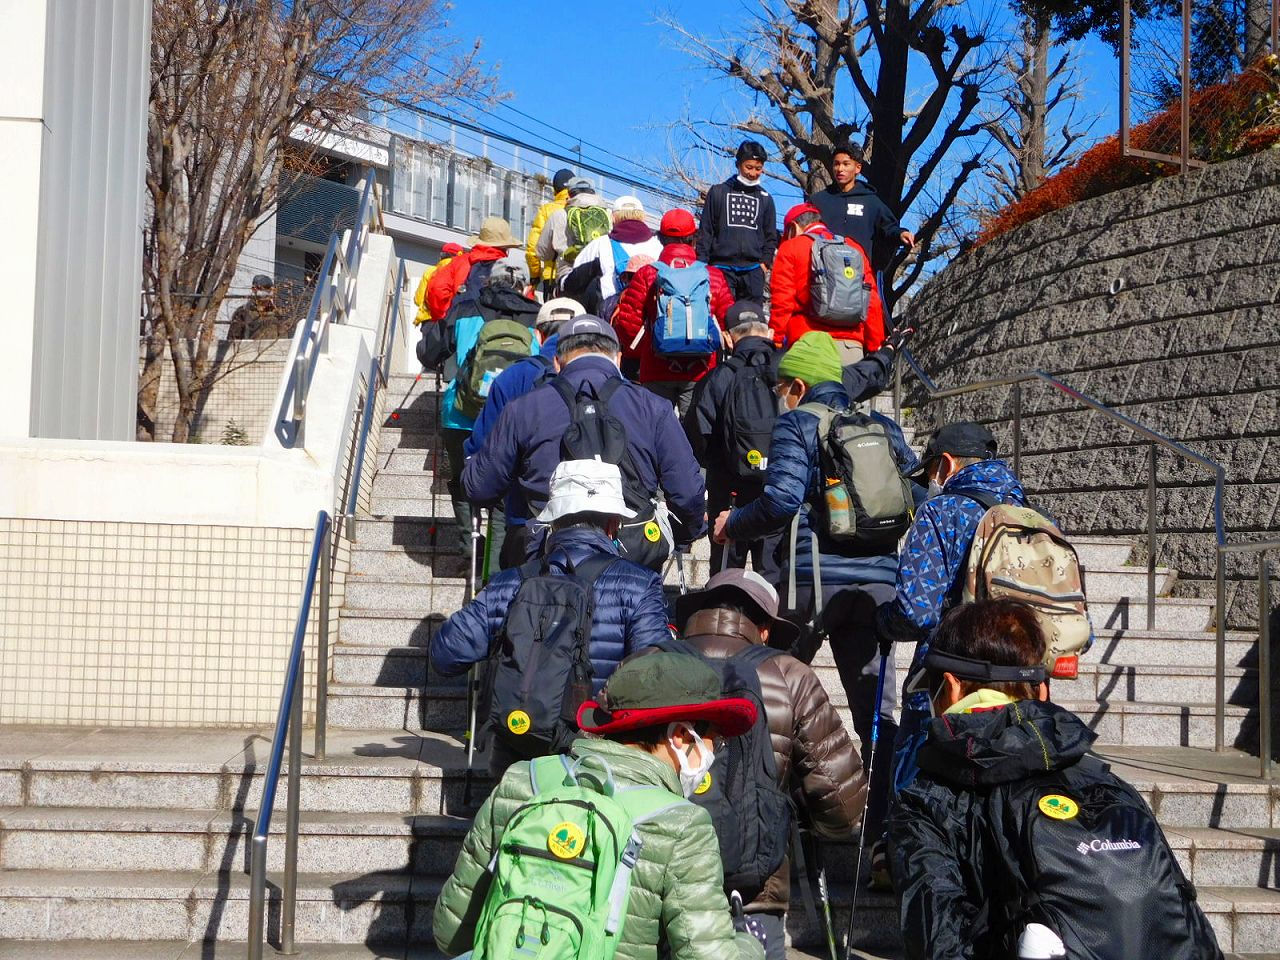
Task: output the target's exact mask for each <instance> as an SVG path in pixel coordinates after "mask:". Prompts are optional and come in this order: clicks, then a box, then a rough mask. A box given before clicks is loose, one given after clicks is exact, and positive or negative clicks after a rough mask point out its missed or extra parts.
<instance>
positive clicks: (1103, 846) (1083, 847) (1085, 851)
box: [1076, 840, 1142, 856]
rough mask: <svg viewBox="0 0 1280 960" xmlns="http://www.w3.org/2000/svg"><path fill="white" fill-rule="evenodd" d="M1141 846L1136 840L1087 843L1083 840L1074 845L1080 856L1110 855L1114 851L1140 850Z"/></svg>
mask: <svg viewBox="0 0 1280 960" xmlns="http://www.w3.org/2000/svg"><path fill="white" fill-rule="evenodd" d="M1141 849H1142V844H1140V843H1139V842H1138V841H1137V840H1090V841H1089V842H1088V843H1086V842H1084V841H1083V840H1082V841H1080V843H1078V844H1076V850H1077V851H1079V853H1080V854H1081V855H1082V856H1088V855H1089V854H1090V853H1111V852H1113V851H1116V850H1141Z"/></svg>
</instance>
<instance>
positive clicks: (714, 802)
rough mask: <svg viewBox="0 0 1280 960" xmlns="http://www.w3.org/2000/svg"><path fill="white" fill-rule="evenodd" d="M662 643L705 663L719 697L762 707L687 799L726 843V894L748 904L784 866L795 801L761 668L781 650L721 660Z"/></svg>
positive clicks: (751, 650) (755, 649) (754, 649)
mask: <svg viewBox="0 0 1280 960" xmlns="http://www.w3.org/2000/svg"><path fill="white" fill-rule="evenodd" d="M658 646H659V647H660V648H661V649H663V650H668V651H670V652H672V653H684V654H688V655H689V656H694V657H698V658H700V659H701V660H702V662H703V663H705V664H706V665H707V666H708V667H710V668H711V669H712V670H714V671H715V673H716V676H718V677H719V678H720V690H721V696H724V697H742V698H744V699H746V700H750V701H752V702H753V703H754V704H755V705H756V722H755V723H754V724H753V725H752V727H751V729H750V730H748V731H747V732H746V733H745V734H743V735H742V736H740V737H730V738H728V739H727V740H725V742H724V744H723V745H722V746H721V747H720V749H719V750H717V751H716V760H715V763H714V764H712V766H711V770H710V772H709V773H708V774H707V775H706V776H705V777H703V780H702V783H700V784H699V785H698V787H697V788H696V789H695V791H694V794H693V796H692V797H690V798H689V799H690V800H692V801H693V802H694V803H696V804H697V805H698V806H700V807H702V808H703V809H704V810H706V811H707V813H709V814H711V822H712V823H713V824H714V825H715V828H716V837H717V838H719V840H720V859H721V860H722V861H723V863H724V888H725V893H726V894H730V893H732V892H733V891H735V890H736V891H737V892H738V893H739V894H741V895H742V901H743V903H750V902H751V901H752V900H754V899H756V897H757V896H759V894H760V892H761V891H762V890H764V886H765V884H766V883H768V881H769V878H770V877H771V876H773V875H774V873H776V872H777V870H778V868H779V867H781V866H782V861H783V860H784V859H786V855H787V842H788V841H789V840H790V838H791V802H790V800H788V798H787V795H786V794H785V793H784V792H783V791H782V789H781V788H780V787H779V786H778V765H777V762H776V761H775V759H774V756H773V743H772V741H771V740H770V738H769V719H768V717H767V716H765V709H764V694H763V692H762V690H761V687H760V665H761V664H762V663H764V662H765V661H766V660H769V659H771V658H773V657H776V656H778V655H779V654H781V652H782V651H780V650H774V649H772V648H770V647H766V646H750V647H747V648H746V649H745V650H742V651H741V652H739V653H736V654H734V655H733V656H732V657H728V658H720V657H706V656H703V654H702V653H701V651H699V650H698V648H697V647H695V646H693V645H692V644H690V643H688V642H686V641H684V640H674V639H673V640H669V641H664V642H662V643H661V644H659V645H658Z"/></svg>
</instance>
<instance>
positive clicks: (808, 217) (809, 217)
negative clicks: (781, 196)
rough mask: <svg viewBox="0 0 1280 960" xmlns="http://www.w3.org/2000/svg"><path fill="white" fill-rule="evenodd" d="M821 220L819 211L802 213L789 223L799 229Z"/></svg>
mask: <svg viewBox="0 0 1280 960" xmlns="http://www.w3.org/2000/svg"><path fill="white" fill-rule="evenodd" d="M821 220H822V214H820V213H802V214H800V216H798V217H796V218H795V219H794V220H792V221H791V225H792V226H793V227H800V228H801V229H804V228H805V227H810V226H813V225H814V224H815V223H818V222H819V221H821Z"/></svg>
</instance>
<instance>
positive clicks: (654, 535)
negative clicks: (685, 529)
mask: <svg viewBox="0 0 1280 960" xmlns="http://www.w3.org/2000/svg"><path fill="white" fill-rule="evenodd" d="M661 537H662V530H661V528H659V526H658V525H657V524H656V523H654V522H653V521H652V520H650V521H649V522H648V523H646V524H645V525H644V538H645V539H646V540H648V541H649V542H650V543H657V542H658V540H659V539H660V538H661Z"/></svg>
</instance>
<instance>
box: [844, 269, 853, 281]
mask: <svg viewBox="0 0 1280 960" xmlns="http://www.w3.org/2000/svg"><path fill="white" fill-rule="evenodd" d="M844 278H845V279H846V280H852V279H853V267H845V268H844Z"/></svg>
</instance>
